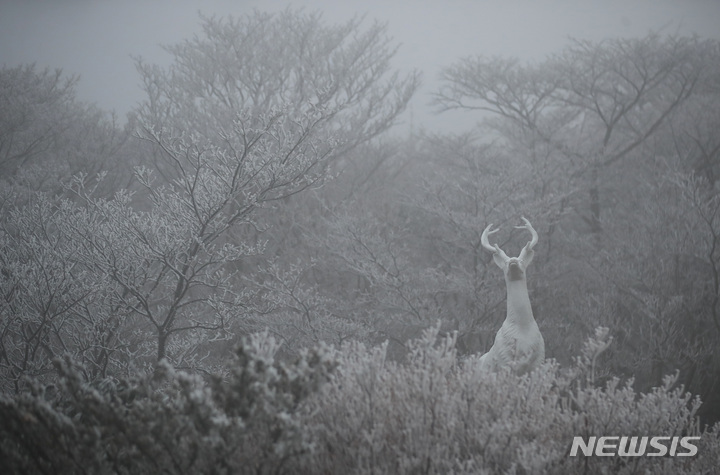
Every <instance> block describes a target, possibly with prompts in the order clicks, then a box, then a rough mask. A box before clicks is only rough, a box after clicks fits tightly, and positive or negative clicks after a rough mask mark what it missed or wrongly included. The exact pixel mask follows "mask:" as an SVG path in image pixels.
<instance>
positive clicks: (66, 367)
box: [0, 327, 720, 474]
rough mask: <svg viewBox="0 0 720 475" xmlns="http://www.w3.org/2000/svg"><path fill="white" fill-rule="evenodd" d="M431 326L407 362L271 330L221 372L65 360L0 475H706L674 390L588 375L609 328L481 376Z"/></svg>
mask: <svg viewBox="0 0 720 475" xmlns="http://www.w3.org/2000/svg"><path fill="white" fill-rule="evenodd" d="M438 333H439V332H438V327H435V328H430V329H429V330H427V331H426V332H425V333H424V334H423V336H422V337H421V338H419V339H417V340H414V341H412V342H411V344H410V352H409V355H408V357H407V358H406V360H405V361H404V362H394V361H390V360H389V359H387V358H386V346H379V347H373V348H368V347H366V346H364V345H362V344H360V343H347V344H345V345H344V346H342V347H341V348H339V349H334V348H329V347H325V346H319V347H316V348H314V349H312V350H308V351H305V352H303V353H302V354H301V356H300V357H299V358H298V359H297V360H296V361H295V362H293V363H286V362H283V361H280V360H278V359H277V358H275V354H276V351H277V349H278V344H277V343H276V342H275V340H274V339H273V338H272V337H271V336H269V335H268V334H267V333H261V334H256V335H254V336H252V337H250V338H248V339H246V340H244V342H243V344H242V345H241V347H240V348H239V349H238V351H237V357H236V358H235V359H234V361H233V362H232V363H230V364H229V365H228V370H227V373H226V374H224V375H222V376H212V377H207V378H202V377H200V376H198V375H191V374H187V373H184V372H181V371H177V370H175V369H173V368H172V367H170V366H169V365H167V364H160V365H159V366H158V369H157V370H156V372H155V374H154V375H152V376H148V377H138V378H135V379H127V380H112V381H111V380H106V381H103V382H101V383H93V384H90V383H87V382H86V381H85V379H84V377H83V370H82V368H81V367H79V366H77V365H75V364H74V363H73V362H72V361H70V360H69V359H65V360H58V361H56V365H57V367H58V372H59V374H60V375H61V377H60V380H59V382H58V384H57V386H44V387H43V386H41V385H40V384H39V383H36V384H34V385H32V391H29V392H27V393H24V394H20V395H16V396H0V419H1V420H2V421H3V423H2V425H0V458H1V459H2V460H3V461H4V466H5V470H7V472H6V473H94V474H102V473H128V474H130V473H132V474H141V473H188V474H190V473H192V474H197V473H348V474H350V473H443V474H445V473H488V474H489V473H527V474H542V473H548V474H566V473H588V474H594V473H620V474H631V473H654V474H657V473H668V474H670V473H672V474H680V473H698V474H699V473H714V472H713V471H714V470H716V469H717V466H718V465H719V464H720V460H719V457H720V426H717V425H716V426H715V427H714V428H708V427H703V426H702V424H701V421H699V420H698V419H697V417H696V412H697V410H698V408H699V406H700V401H699V400H698V399H697V398H693V397H692V395H691V394H689V393H686V392H685V391H684V390H683V388H682V387H674V386H675V382H676V376H668V377H666V378H665V380H664V384H663V385H662V386H660V387H657V388H654V389H653V390H652V391H650V392H647V393H639V392H636V391H635V390H634V389H633V386H632V381H631V380H630V381H626V382H621V381H619V380H618V379H607V380H605V381H603V382H598V381H595V379H596V377H595V374H596V365H597V364H598V360H599V359H601V357H599V355H600V353H601V352H602V351H603V350H604V349H605V348H606V347H607V345H608V343H609V338H608V335H607V331H604V330H602V329H599V330H598V331H597V332H596V334H595V336H594V337H592V338H590V339H588V341H587V342H586V344H585V347H584V349H583V351H582V354H581V355H580V356H578V357H577V358H576V359H575V362H574V364H573V365H572V367H567V368H564V367H560V366H559V365H558V364H557V363H555V362H553V361H547V362H546V363H544V364H543V365H542V366H541V367H539V368H538V369H537V370H535V371H533V372H532V373H530V374H527V375H524V376H521V377H518V376H515V375H514V374H512V373H511V372H510V371H506V372H500V373H491V374H488V373H483V372H480V371H479V369H478V367H477V365H476V360H475V359H474V358H469V359H466V360H463V361H458V358H457V354H456V350H455V336H454V335H450V336H439V335H438ZM603 435H609V436H623V435H625V436H669V437H672V436H688V435H690V436H698V437H700V439H699V440H698V441H696V443H695V445H696V446H697V449H698V451H697V455H695V456H692V457H670V456H665V457H647V456H640V457H620V456H610V457H594V456H593V457H586V456H584V455H583V454H579V455H578V456H575V457H571V456H570V447H571V443H572V440H573V437H574V436H584V437H586V438H587V437H589V436H603Z"/></svg>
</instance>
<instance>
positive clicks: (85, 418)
mask: <svg viewBox="0 0 720 475" xmlns="http://www.w3.org/2000/svg"><path fill="white" fill-rule="evenodd" d="M276 350H277V344H276V343H275V341H274V340H273V339H272V338H271V337H269V336H268V335H267V334H266V333H265V334H259V335H255V336H253V337H252V338H249V339H248V340H246V341H245V342H244V343H243V345H242V346H241V347H240V349H239V351H238V358H237V360H236V361H235V362H233V363H232V364H231V365H230V370H229V373H228V375H227V376H226V377H224V378H220V377H213V378H211V381H210V382H209V383H206V382H205V381H204V380H203V379H202V378H200V377H198V376H195V375H189V374H186V373H183V372H179V371H175V370H174V369H173V368H172V367H170V366H169V365H167V364H163V363H161V364H160V365H159V367H158V371H157V372H156V374H155V375H154V376H153V377H151V378H143V379H136V380H132V381H120V382H118V383H114V384H111V383H109V382H107V384H105V385H100V386H97V387H93V386H91V385H89V384H88V383H86V382H85V381H84V379H83V377H82V372H81V368H79V367H77V366H75V365H74V364H73V363H72V362H71V361H69V360H64V361H58V366H59V368H58V370H59V372H60V373H61V375H62V387H61V388H60V391H59V394H58V395H57V397H50V395H49V394H48V393H47V391H45V390H43V389H42V388H40V387H39V386H38V385H36V386H35V387H34V390H33V391H32V392H30V393H26V394H22V395H20V396H17V397H15V398H5V397H2V398H0V419H1V420H2V421H3V423H2V425H1V426H0V459H2V460H3V464H4V467H3V468H4V470H9V472H8V473H63V474H65V473H128V474H141V473H188V474H197V473H288V472H290V473H291V472H292V467H293V466H294V465H296V464H297V463H296V462H293V461H294V459H295V458H297V457H300V456H303V455H306V454H308V453H309V452H310V450H311V448H312V445H311V441H310V440H309V439H308V436H309V435H310V434H307V433H305V432H304V431H303V430H302V422H301V421H300V419H298V411H297V409H298V406H299V404H300V403H301V401H302V400H303V399H304V398H306V397H307V395H308V394H310V393H311V392H312V391H313V390H314V388H316V387H317V386H318V384H319V383H320V382H321V381H323V380H324V379H326V375H327V373H328V371H329V370H330V369H331V366H332V363H331V362H330V360H328V359H327V358H325V357H324V356H323V351H322V350H318V351H309V352H304V353H303V354H302V355H301V357H300V358H299V359H298V361H297V362H296V363H294V364H282V363H278V362H276V361H274V353H275V351H276Z"/></svg>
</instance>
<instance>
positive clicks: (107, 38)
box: [0, 0, 720, 132]
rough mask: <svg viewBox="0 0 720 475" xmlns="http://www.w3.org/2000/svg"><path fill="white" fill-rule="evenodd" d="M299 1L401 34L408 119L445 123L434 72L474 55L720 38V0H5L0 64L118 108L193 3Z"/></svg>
mask: <svg viewBox="0 0 720 475" xmlns="http://www.w3.org/2000/svg"><path fill="white" fill-rule="evenodd" d="M289 5H291V6H293V7H303V8H305V9H306V10H308V11H313V10H319V11H321V12H323V15H324V17H325V19H326V20H327V21H328V22H329V23H336V22H341V21H345V20H347V19H349V18H351V17H352V16H353V15H366V17H367V19H368V21H372V20H373V19H377V20H379V21H382V22H387V23H388V31H389V34H390V35H392V36H393V37H394V38H395V39H396V40H397V41H398V42H399V43H401V47H400V50H399V51H398V54H397V56H396V61H395V66H396V67H398V68H400V69H404V70H411V69H417V70H419V71H421V72H422V73H423V87H422V89H421V90H420V91H419V93H418V94H416V95H415V97H414V99H413V101H412V103H411V106H410V107H409V109H408V111H406V113H405V115H404V117H403V122H404V124H405V127H415V128H420V127H422V128H425V129H429V130H435V131H442V132H450V131H457V130H458V129H465V128H467V127H469V126H472V125H473V123H474V122H475V120H476V119H475V118H473V117H468V115H467V114H463V113H445V114H441V115H439V116H438V115H437V114H433V113H432V112H431V109H430V107H429V106H428V102H429V99H430V97H429V95H430V94H431V93H432V92H433V91H435V90H436V89H437V85H438V72H439V70H440V69H441V68H442V67H444V66H447V65H448V64H450V63H452V62H454V61H456V60H458V59H460V58H462V57H465V56H470V55H486V56H495V55H498V56H511V57H517V58H520V59H521V60H523V61H533V60H541V59H543V58H544V57H545V56H546V55H548V54H552V53H554V52H557V51H558V50H560V49H561V48H562V46H563V45H564V44H566V43H567V39H568V38H569V37H573V38H580V39H589V40H601V39H604V38H614V37H621V36H630V37H632V36H642V35H645V34H647V33H648V32H649V31H651V30H653V31H660V32H663V33H666V34H673V33H677V34H683V35H691V34H698V35H700V36H703V37H708V38H715V37H718V36H720V30H719V29H718V28H717V26H718V24H720V2H716V1H701V0H691V1H675V0H633V1H627V0H609V1H603V2H576V1H571V0H543V1H514V2H507V1H496V0H490V1H469V0H464V1H462V0H452V1H444V2H438V1H429V0H421V1H412V2H410V1H383V0H370V1H357V0H351V1H342V2H336V1H332V0H302V1H295V2H287V1H278V0H270V1H252V0H243V1H232V0H211V1H203V2H195V1H191V0H179V1H169V0H161V1H153V2H145V1H137V0H132V1H124V2H115V1H90V0H62V1H49V0H33V1H20V0H10V1H8V0H3V1H2V2H0V64H3V65H5V66H16V65H18V64H24V63H36V64H37V65H38V66H39V67H45V66H47V67H50V68H62V69H63V70H64V72H65V74H68V75H71V74H72V75H79V76H80V78H81V80H80V83H79V85H78V96H79V99H81V100H85V101H89V102H93V103H96V104H97V105H98V106H99V107H101V108H103V109H106V110H115V111H116V112H117V113H118V114H119V116H120V117H124V115H125V114H126V113H127V112H128V111H130V110H131V109H132V108H133V107H134V105H135V104H136V103H137V102H138V101H140V100H142V99H143V95H142V91H141V89H140V87H139V75H138V73H137V72H136V70H135V65H134V60H133V57H142V58H143V59H145V60H146V61H149V62H154V63H159V64H165V63H166V62H167V61H169V56H168V55H167V54H166V53H165V51H164V50H163V49H162V47H161V45H163V44H174V43H178V42H181V41H183V40H184V39H187V38H191V37H192V35H193V34H196V33H197V32H198V29H199V24H200V22H199V18H198V13H199V12H200V13H202V14H203V15H207V16H213V15H214V16H225V15H236V16H237V15H242V14H243V13H247V12H249V11H251V10H252V9H261V10H267V11H277V10H282V9H284V8H287V7H288V6H289Z"/></svg>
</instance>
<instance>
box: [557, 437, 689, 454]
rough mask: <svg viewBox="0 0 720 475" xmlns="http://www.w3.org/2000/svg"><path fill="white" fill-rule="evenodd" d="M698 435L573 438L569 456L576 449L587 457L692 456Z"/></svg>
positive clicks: (576, 452) (575, 451)
mask: <svg viewBox="0 0 720 475" xmlns="http://www.w3.org/2000/svg"><path fill="white" fill-rule="evenodd" d="M698 439H700V437H647V436H645V437H626V436H623V437H620V436H609V437H595V436H592V437H589V438H588V440H587V442H586V441H585V439H584V438H583V437H580V436H575V437H574V438H573V443H572V448H571V449H570V456H571V457H576V456H577V454H578V450H579V451H580V452H582V454H583V455H585V456H586V457H589V456H591V455H595V456H598V457H611V456H615V455H619V456H629V457H640V456H643V455H645V456H647V457H664V456H666V455H669V456H671V457H692V456H693V455H696V454H697V451H698V449H697V446H696V445H695V444H693V442H692V441H693V440H698Z"/></svg>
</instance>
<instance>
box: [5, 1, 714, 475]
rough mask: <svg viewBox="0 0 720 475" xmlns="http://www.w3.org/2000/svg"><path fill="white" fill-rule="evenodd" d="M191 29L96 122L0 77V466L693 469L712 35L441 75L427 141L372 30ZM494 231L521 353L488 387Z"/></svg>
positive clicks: (317, 22)
mask: <svg viewBox="0 0 720 475" xmlns="http://www.w3.org/2000/svg"><path fill="white" fill-rule="evenodd" d="M198 22H199V23H200V25H201V26H202V30H201V32H200V33H199V34H198V35H197V36H195V37H193V38H189V39H187V40H185V41H182V42H180V43H177V44H173V45H168V46H165V50H166V52H167V54H168V55H169V57H170V58H171V60H170V61H169V62H168V64H167V65H157V64H152V63H149V62H147V61H146V60H144V59H142V57H140V56H137V57H135V59H134V61H135V65H136V69H137V78H138V84H140V85H141V87H142V88H143V91H144V100H143V101H142V102H141V103H139V104H137V106H136V107H135V108H134V109H133V111H132V112H131V113H130V114H128V116H127V118H126V119H124V120H118V119H117V118H116V117H115V115H114V114H113V113H110V112H108V111H105V110H100V109H99V108H98V107H97V106H94V105H90V104H87V103H84V102H82V101H80V100H78V99H77V98H76V86H77V82H78V78H77V77H75V76H73V75H72V72H65V71H59V70H58V71H54V70H48V69H42V68H39V67H37V66H35V65H32V64H24V65H5V66H3V68H2V70H1V71H0V109H1V110H2V113H0V421H2V422H1V423H0V460H2V464H3V466H4V467H5V470H7V472H6V473H92V474H99V473H123V474H138V473H188V474H190V473H192V474H196V473H288V474H292V473H328V474H329V473H374V474H379V473H413V474H415V473H457V474H459V473H468V474H469V473H485V474H490V473H516V474H540V473H547V474H565V473H588V474H591V473H622V474H630V473H667V474H671V473H672V474H677V473H694V474H703V473H717V472H714V470H717V467H718V466H719V465H720V425H718V421H720V395H719V394H720V352H718V345H719V344H720V132H719V131H720V42H718V41H717V40H707V39H704V38H701V37H684V36H677V35H675V36H674V35H666V34H660V33H650V34H647V35H645V36H642V37H638V38H616V39H607V40H605V41H601V42H590V41H584V40H582V39H577V40H568V41H567V43H566V46H565V47H564V48H563V49H562V50H560V51H556V52H555V53H554V54H552V55H550V56H548V57H546V58H545V59H541V60H538V61H535V62H529V63H523V62H520V61H518V60H515V59H513V58H505V57H486V56H482V54H481V51H478V55H477V56H472V57H458V58H448V62H447V64H446V65H445V66H444V69H443V70H442V73H441V81H440V83H439V84H440V86H439V87H438V88H437V90H435V91H432V93H431V94H430V95H429V96H427V97H421V98H420V100H421V101H425V103H428V102H429V103H431V105H432V108H433V111H434V113H436V114H439V115H440V117H442V114H444V113H449V112H450V111H453V112H452V114H455V113H458V111H464V113H465V114H466V115H467V116H468V117H470V118H476V119H477V120H476V122H477V125H476V126H474V127H468V128H467V130H461V129H458V130H457V131H456V132H455V133H436V132H433V131H432V130H424V129H422V128H418V127H414V128H413V127H411V128H410V129H409V130H408V128H407V127H405V128H401V127H398V124H399V123H400V122H401V121H403V120H404V121H405V124H406V125H407V119H406V115H403V116H402V117H401V114H402V113H403V112H405V111H406V109H407V106H408V103H409V101H410V100H411V99H412V98H413V97H414V96H416V95H417V94H416V92H417V91H418V89H419V87H420V85H421V81H422V71H421V70H417V71H410V72H407V71H405V72H403V71H402V70H400V69H397V67H396V66H394V64H393V58H394V56H395V53H396V51H397V49H398V47H399V45H398V44H397V43H396V42H395V40H394V39H393V37H392V32H391V31H388V29H387V27H386V25H384V24H382V23H379V22H373V21H372V20H371V19H368V18H355V19H351V20H349V21H347V22H345V23H338V24H333V23H330V22H328V21H326V20H325V19H323V17H322V15H320V14H318V13H312V12H307V11H304V10H293V9H288V10H285V11H282V12H279V13H275V14H269V13H263V12H259V11H256V12H254V13H251V14H247V15H241V16H236V17H222V18H216V17H205V16H202V15H201V16H200V17H199V19H198ZM137 53H138V54H142V52H137ZM416 100H417V99H416ZM448 115H451V114H448ZM522 218H527V222H528V223H530V222H531V223H532V228H534V229H533V231H534V232H535V231H536V234H537V244H535V245H534V260H533V262H532V266H530V267H528V270H527V287H528V294H529V298H530V301H531V303H532V313H533V314H534V317H535V320H536V321H537V326H538V328H539V330H540V332H541V333H542V338H543V339H544V345H545V350H544V351H545V353H544V356H545V359H544V362H542V363H540V364H537V365H535V367H534V369H533V370H532V371H527V372H517V371H513V369H512V368H511V367H510V368H499V369H497V370H496V371H487V370H485V369H483V368H482V365H479V364H478V358H479V357H480V356H481V355H483V354H485V353H486V352H488V351H489V350H490V348H491V347H492V346H493V343H494V341H495V336H496V334H497V333H498V330H499V329H500V327H501V325H503V321H504V320H505V318H506V298H507V295H506V281H505V278H504V276H503V271H502V270H500V269H498V268H497V266H496V265H495V263H494V262H493V259H494V257H496V256H495V255H494V254H492V253H491V252H488V248H487V246H485V245H484V244H486V239H483V238H484V237H485V238H487V234H485V235H483V231H484V230H485V229H486V227H487V226H488V225H489V224H490V223H494V227H495V228H499V231H498V232H497V233H493V234H492V235H491V237H490V239H491V241H492V245H493V246H494V245H495V244H497V246H498V247H499V248H502V250H503V251H505V252H507V254H508V256H510V257H512V256H518V254H519V253H520V251H521V249H523V246H525V245H526V243H527V242H528V239H529V237H530V234H529V233H528V232H527V229H531V228H526V229H516V227H518V226H523V222H524V221H523V219H522ZM484 241H485V242H484ZM523 252H525V251H523ZM508 285H509V284H508ZM508 289H509V288H508ZM508 292H509V290H508ZM604 435H607V436H621V435H622V436H625V435H626V436H666V437H668V438H671V437H680V436H694V437H698V439H697V440H696V442H695V445H696V446H697V453H696V454H695V455H693V456H690V457H676V456H673V455H675V453H674V451H675V449H674V448H673V449H672V451H671V453H665V456H662V457H643V456H635V457H633V456H623V457H621V456H617V457H586V456H584V455H583V456H578V457H571V456H569V452H570V444H571V442H572V440H573V437H575V436H584V437H590V436H604ZM667 446H668V447H669V443H668V444H667ZM648 450H649V449H648ZM679 450H680V449H678V451H679Z"/></svg>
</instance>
